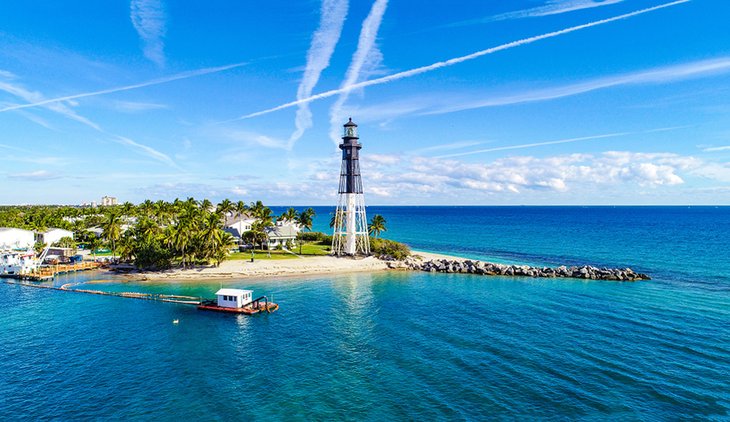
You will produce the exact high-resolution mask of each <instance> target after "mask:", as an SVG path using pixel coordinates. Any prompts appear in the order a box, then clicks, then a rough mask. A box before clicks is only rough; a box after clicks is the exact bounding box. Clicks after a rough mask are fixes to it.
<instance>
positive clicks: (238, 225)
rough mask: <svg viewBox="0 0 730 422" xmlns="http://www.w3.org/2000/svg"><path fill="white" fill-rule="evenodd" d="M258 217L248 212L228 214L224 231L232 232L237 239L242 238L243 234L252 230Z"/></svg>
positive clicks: (224, 223)
mask: <svg viewBox="0 0 730 422" xmlns="http://www.w3.org/2000/svg"><path fill="white" fill-rule="evenodd" d="M255 222H256V219H255V218H253V217H251V216H249V215H247V214H237V215H231V216H226V217H225V221H224V222H223V231H225V232H226V233H230V235H231V236H233V237H234V238H235V239H236V240H240V239H241V238H242V237H243V234H244V233H246V232H247V231H250V230H251V226H252V225H253V223H255Z"/></svg>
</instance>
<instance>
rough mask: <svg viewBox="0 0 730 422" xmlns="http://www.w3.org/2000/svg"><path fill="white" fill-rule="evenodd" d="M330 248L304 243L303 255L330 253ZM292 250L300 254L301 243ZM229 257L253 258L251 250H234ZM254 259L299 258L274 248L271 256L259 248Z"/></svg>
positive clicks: (234, 258) (232, 258)
mask: <svg viewBox="0 0 730 422" xmlns="http://www.w3.org/2000/svg"><path fill="white" fill-rule="evenodd" d="M329 249H330V246H329V245H320V244H318V243H305V244H304V245H302V254H301V256H303V257H307V256H322V255H328V254H329ZM292 252H294V253H296V254H299V245H296V246H295V247H294V248H293V249H292ZM227 259H229V260H234V261H235V260H248V259H251V251H246V252H234V253H232V254H230V255H228V257H227ZM254 259H298V258H297V257H296V256H295V255H292V254H291V253H289V252H286V251H278V250H272V251H271V257H269V256H268V253H267V251H262V250H258V249H257V250H255V251H254Z"/></svg>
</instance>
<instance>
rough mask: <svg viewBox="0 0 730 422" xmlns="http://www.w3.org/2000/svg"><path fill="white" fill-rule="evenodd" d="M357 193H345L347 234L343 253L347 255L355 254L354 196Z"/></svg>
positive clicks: (355, 216)
mask: <svg viewBox="0 0 730 422" xmlns="http://www.w3.org/2000/svg"><path fill="white" fill-rule="evenodd" d="M356 195H357V194H355V193H348V194H347V212H346V215H345V219H346V222H347V223H346V230H347V234H346V235H345V242H346V243H345V253H346V254H348V255H355V252H356V250H357V247H356V246H357V243H356V241H357V233H356V231H357V230H356V227H357V213H356V210H357V205H356V202H355V196H356Z"/></svg>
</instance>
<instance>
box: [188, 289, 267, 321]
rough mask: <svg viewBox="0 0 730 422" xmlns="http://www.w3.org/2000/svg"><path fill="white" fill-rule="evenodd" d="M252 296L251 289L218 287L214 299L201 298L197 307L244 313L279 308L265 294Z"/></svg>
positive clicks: (206, 309) (250, 313)
mask: <svg viewBox="0 0 730 422" xmlns="http://www.w3.org/2000/svg"><path fill="white" fill-rule="evenodd" d="M252 297H253V290H241V289H220V290H218V291H217V292H216V299H208V300H203V301H202V302H201V303H200V305H198V309H200V310H203V311H216V312H227V313H232V314H244V315H255V314H258V313H261V312H266V313H271V312H274V311H276V310H278V309H279V305H278V304H276V303H273V302H271V301H269V298H268V297H266V296H261V297H258V298H256V299H252Z"/></svg>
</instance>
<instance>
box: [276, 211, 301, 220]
mask: <svg viewBox="0 0 730 422" xmlns="http://www.w3.org/2000/svg"><path fill="white" fill-rule="evenodd" d="M297 217H298V214H297V210H295V209H294V208H289V209H288V210H286V211H285V212H284V213H283V214H281V217H279V219H280V220H281V221H295V220H296V219H297Z"/></svg>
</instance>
